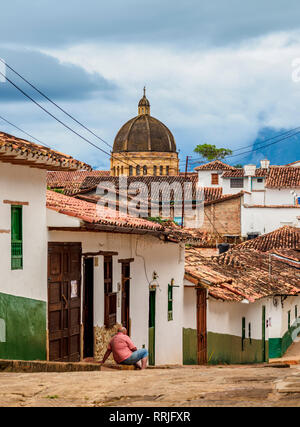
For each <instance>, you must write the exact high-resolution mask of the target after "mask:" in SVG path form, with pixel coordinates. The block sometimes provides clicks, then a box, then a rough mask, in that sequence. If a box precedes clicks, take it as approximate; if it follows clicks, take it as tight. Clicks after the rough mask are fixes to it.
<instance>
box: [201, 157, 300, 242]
mask: <svg viewBox="0 0 300 427" xmlns="http://www.w3.org/2000/svg"><path fill="white" fill-rule="evenodd" d="M196 171H197V172H198V185H199V186H205V187H207V186H210V187H212V188H216V187H221V188H222V194H223V196H225V195H229V194H237V193H240V192H241V191H244V196H243V200H242V203H241V213H240V217H241V235H242V237H245V238H247V237H248V236H257V235H260V234H264V233H268V232H271V231H273V230H275V229H277V228H279V227H281V226H283V225H291V226H299V224H300V223H299V218H300V167H298V164H297V163H295V164H293V165H289V166H270V162H269V161H268V160H262V161H261V167H260V168H257V167H256V166H255V165H246V166H244V168H242V169H237V168H233V167H231V166H228V165H226V164H225V163H223V162H220V161H214V162H210V163H207V164H205V165H202V166H199V167H197V168H196Z"/></svg>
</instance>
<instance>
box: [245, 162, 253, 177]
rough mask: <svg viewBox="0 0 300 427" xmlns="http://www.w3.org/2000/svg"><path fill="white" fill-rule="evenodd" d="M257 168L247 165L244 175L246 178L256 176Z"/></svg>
mask: <svg viewBox="0 0 300 427" xmlns="http://www.w3.org/2000/svg"><path fill="white" fill-rule="evenodd" d="M255 171H256V166H255V165H245V166H244V174H245V176H255Z"/></svg>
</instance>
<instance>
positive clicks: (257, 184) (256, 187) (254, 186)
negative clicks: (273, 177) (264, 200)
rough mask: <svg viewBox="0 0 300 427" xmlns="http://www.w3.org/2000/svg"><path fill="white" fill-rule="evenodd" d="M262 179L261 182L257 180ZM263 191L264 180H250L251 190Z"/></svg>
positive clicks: (254, 178)
mask: <svg viewBox="0 0 300 427" xmlns="http://www.w3.org/2000/svg"><path fill="white" fill-rule="evenodd" d="M259 179H262V182H259V181H258V180H259ZM264 189H265V178H256V177H253V178H252V190H264Z"/></svg>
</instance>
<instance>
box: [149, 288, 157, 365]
mask: <svg viewBox="0 0 300 427" xmlns="http://www.w3.org/2000/svg"><path fill="white" fill-rule="evenodd" d="M155 300H156V291H155V290H154V291H152V290H151V291H150V293H149V365H155Z"/></svg>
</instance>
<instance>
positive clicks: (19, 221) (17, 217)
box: [11, 206, 23, 270]
mask: <svg viewBox="0 0 300 427" xmlns="http://www.w3.org/2000/svg"><path fill="white" fill-rule="evenodd" d="M11 269H12V270H22V269H23V210H22V206H12V207H11Z"/></svg>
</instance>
